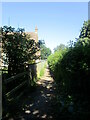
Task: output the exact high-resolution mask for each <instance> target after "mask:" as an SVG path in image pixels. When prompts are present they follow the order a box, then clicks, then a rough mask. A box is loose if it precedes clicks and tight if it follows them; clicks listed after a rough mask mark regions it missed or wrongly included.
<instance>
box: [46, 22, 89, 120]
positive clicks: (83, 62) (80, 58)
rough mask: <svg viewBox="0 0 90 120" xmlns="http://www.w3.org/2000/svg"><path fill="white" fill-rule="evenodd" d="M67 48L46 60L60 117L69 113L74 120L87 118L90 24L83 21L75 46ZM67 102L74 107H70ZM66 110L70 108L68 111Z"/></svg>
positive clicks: (71, 44) (73, 44)
mask: <svg viewBox="0 0 90 120" xmlns="http://www.w3.org/2000/svg"><path fill="white" fill-rule="evenodd" d="M69 46H70V47H69V49H66V51H65V52H64V54H63V52H62V51H61V50H59V51H58V52H57V54H56V52H55V53H54V54H53V55H51V56H49V58H48V64H49V67H50V70H51V72H53V75H54V79H55V81H56V83H57V91H58V94H57V97H58V98H57V100H56V101H57V102H58V107H59V108H58V112H59V115H60V114H61V115H62V114H63V112H64V113H65V112H66V111H67V113H68V112H69V113H72V116H73V118H74V119H76V118H79V119H83V118H84V119H87V118H88V113H90V112H89V111H90V106H88V105H89V104H90V103H89V101H90V95H89V91H90V54H89V53H90V21H88V22H84V25H83V27H82V29H81V32H80V36H79V38H78V39H77V41H76V43H74V42H72V41H71V42H70V45H69ZM60 54H61V56H60ZM68 96H70V98H72V99H69V98H68ZM60 101H61V102H60ZM62 101H63V105H62ZM70 103H73V105H69V104H70ZM70 106H71V108H70ZM61 107H62V109H61ZM69 108H70V109H72V111H71V112H70V110H69ZM77 111H78V112H77ZM83 113H85V115H83ZM79 114H81V116H79ZM65 115H66V113H65ZM82 115H83V117H82ZM75 116H78V117H75ZM73 118H71V119H73Z"/></svg>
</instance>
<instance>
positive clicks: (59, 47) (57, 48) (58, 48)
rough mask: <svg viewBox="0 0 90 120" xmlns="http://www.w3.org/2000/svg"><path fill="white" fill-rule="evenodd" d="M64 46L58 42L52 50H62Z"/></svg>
mask: <svg viewBox="0 0 90 120" xmlns="http://www.w3.org/2000/svg"><path fill="white" fill-rule="evenodd" d="M65 48H66V46H65V45H64V44H60V45H58V46H57V47H56V48H54V52H55V51H58V50H64V49H65Z"/></svg>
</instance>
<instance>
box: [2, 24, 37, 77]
mask: <svg viewBox="0 0 90 120" xmlns="http://www.w3.org/2000/svg"><path fill="white" fill-rule="evenodd" d="M2 35H3V39H2V43H3V46H2V47H3V52H4V53H5V55H6V58H7V59H8V61H7V64H8V73H9V75H10V76H11V75H14V74H17V73H18V72H22V71H24V69H25V67H24V65H25V63H26V62H28V61H30V60H35V59H37V56H36V54H35V53H36V52H37V51H38V44H37V43H35V41H34V40H30V38H28V39H27V35H26V34H25V33H24V29H21V28H20V29H18V30H15V28H12V27H11V26H10V27H8V26H4V27H3V28H2ZM6 58H5V60H6Z"/></svg>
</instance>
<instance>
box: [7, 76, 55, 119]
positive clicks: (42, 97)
mask: <svg viewBox="0 0 90 120" xmlns="http://www.w3.org/2000/svg"><path fill="white" fill-rule="evenodd" d="M50 77H51V76H50V75H46V76H45V79H44V78H42V79H41V80H40V81H39V82H38V83H37V86H36V88H35V90H34V91H33V92H32V93H31V92H30V93H29V92H28V94H27V95H26V94H25V95H24V96H23V99H22V101H23V102H22V105H21V106H20V108H19V111H18V112H17V113H16V115H15V116H14V117H13V118H14V119H9V120H42V119H44V120H54V119H53V116H54V114H53V110H52V109H53V104H52V100H53V98H54V97H55V96H54V92H55V85H54V81H53V80H50V79H49V78H50Z"/></svg>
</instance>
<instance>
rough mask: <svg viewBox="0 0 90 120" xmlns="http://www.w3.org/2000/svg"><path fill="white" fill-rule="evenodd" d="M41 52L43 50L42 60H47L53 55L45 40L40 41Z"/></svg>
mask: <svg viewBox="0 0 90 120" xmlns="http://www.w3.org/2000/svg"><path fill="white" fill-rule="evenodd" d="M39 45H40V50H41V59H47V57H48V56H49V55H50V54H51V50H50V48H47V47H46V45H45V41H44V40H39Z"/></svg>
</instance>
